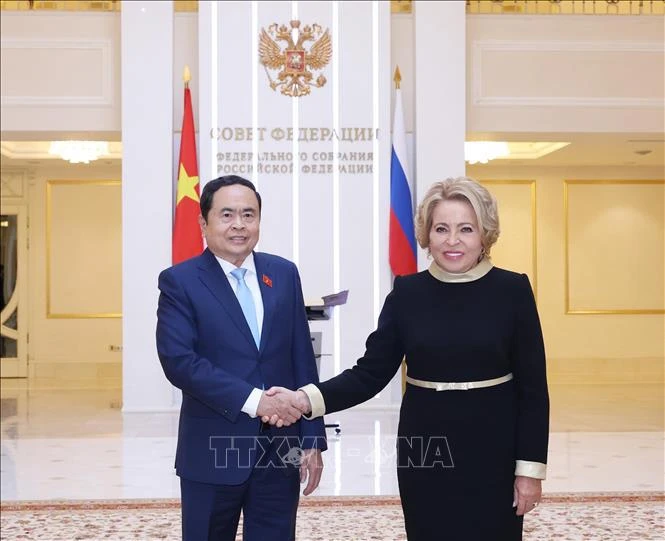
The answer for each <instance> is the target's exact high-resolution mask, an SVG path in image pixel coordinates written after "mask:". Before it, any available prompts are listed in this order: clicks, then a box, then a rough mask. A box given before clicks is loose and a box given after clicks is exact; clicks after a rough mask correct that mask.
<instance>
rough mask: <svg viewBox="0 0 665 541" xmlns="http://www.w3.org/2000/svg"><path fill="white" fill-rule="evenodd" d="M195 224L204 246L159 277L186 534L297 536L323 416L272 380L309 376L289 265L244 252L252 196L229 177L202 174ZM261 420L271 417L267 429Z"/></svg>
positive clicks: (163, 353) (293, 383)
mask: <svg viewBox="0 0 665 541" xmlns="http://www.w3.org/2000/svg"><path fill="white" fill-rule="evenodd" d="M200 205H201V216H200V217H199V223H200V226H201V229H202V231H203V234H204V235H205V239H206V243H207V245H208V247H207V249H206V250H205V251H204V252H203V253H202V254H201V255H200V256H197V257H194V258H192V259H189V260H187V261H184V262H182V263H180V264H178V265H175V266H173V267H171V268H169V269H166V270H165V271H163V272H162V273H161V274H160V276H159V290H160V296H159V307H158V310H157V350H158V353H159V359H160V361H161V364H162V368H163V369H164V373H165V374H166V377H167V378H168V380H169V381H170V382H171V383H172V384H173V385H175V386H176V387H178V388H179V389H181V390H182V407H181V410H180V425H179V430H178V446H177V450H176V462H175V467H176V474H177V475H178V476H179V477H180V488H181V501H182V533H183V539H184V540H186V541H203V540H207V539H211V540H212V539H214V540H234V539H235V536H236V531H237V528H238V521H239V517H240V512H241V511H242V513H243V537H244V539H245V540H246V541H259V540H265V539H270V540H276V541H277V540H285V541H286V540H292V539H294V538H295V523H296V511H297V507H298V499H299V483H300V482H304V481H305V480H307V485H306V487H305V489H304V491H303V494H305V495H307V494H310V493H311V492H312V491H313V490H314V489H315V488H316V487H317V486H318V484H319V480H320V478H321V470H322V468H323V463H322V460H321V451H323V450H325V449H326V439H325V428H324V425H323V421H322V420H320V419H319V420H317V421H306V420H304V419H303V420H300V415H301V413H300V411H299V410H298V409H296V408H295V407H293V406H292V405H291V404H290V403H289V401H288V400H287V399H286V398H285V397H284V395H282V394H281V393H277V394H275V395H273V396H269V395H267V394H266V393H265V392H264V391H263V389H269V388H271V387H273V386H279V387H286V388H289V389H297V388H298V387H300V386H302V385H305V384H307V383H310V382H312V381H318V376H317V371H316V363H315V360H314V352H313V350H312V343H311V338H310V334H309V328H308V324H307V316H306V314H305V306H304V302H303V295H302V288H301V285H300V277H299V275H298V270H297V268H296V266H295V265H294V264H293V263H291V262H290V261H287V260H285V259H283V258H281V257H278V256H275V255H270V254H265V253H260V252H254V251H253V250H254V247H255V246H256V243H257V242H258V240H259V224H260V219H261V197H260V195H259V194H258V193H257V191H256V189H255V188H254V185H253V184H252V183H251V182H250V181H248V180H246V179H244V178H241V177H237V176H233V175H229V176H224V177H220V178H217V179H215V180H212V181H210V182H208V183H207V184H206V185H205V187H204V189H203V193H202V194H201V202H200ZM261 417H279V419H281V420H282V421H280V423H278V425H277V426H270V425H268V424H264V423H262V422H261Z"/></svg>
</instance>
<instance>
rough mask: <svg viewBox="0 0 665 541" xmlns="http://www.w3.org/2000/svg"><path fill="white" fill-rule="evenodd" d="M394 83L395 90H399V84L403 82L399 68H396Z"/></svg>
mask: <svg viewBox="0 0 665 541" xmlns="http://www.w3.org/2000/svg"><path fill="white" fill-rule="evenodd" d="M393 81H395V89H396V90H398V89H399V84H400V83H401V82H402V74H401V73H400V72H399V66H397V67H396V68H395V76H394V77H393Z"/></svg>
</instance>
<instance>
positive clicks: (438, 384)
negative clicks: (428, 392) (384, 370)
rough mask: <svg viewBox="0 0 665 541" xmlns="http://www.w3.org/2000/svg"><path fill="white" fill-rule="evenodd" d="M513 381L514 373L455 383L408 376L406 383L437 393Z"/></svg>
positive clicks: (466, 389)
mask: <svg viewBox="0 0 665 541" xmlns="http://www.w3.org/2000/svg"><path fill="white" fill-rule="evenodd" d="M511 379H513V373H512V372H510V373H509V374H506V375H505V376H501V377H500V378H494V379H484V380H481V381H455V382H445V381H425V380H422V379H415V378H412V377H410V376H406V382H407V383H410V384H411V385H415V386H416V387H424V388H426V389H434V390H435V391H468V390H470V389H482V388H483V387H493V386H494V385H500V384H501V383H506V381H510V380H511Z"/></svg>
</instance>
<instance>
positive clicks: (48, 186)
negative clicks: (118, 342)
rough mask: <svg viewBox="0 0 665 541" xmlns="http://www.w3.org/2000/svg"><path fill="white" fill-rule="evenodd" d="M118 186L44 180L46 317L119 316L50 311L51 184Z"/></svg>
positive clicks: (116, 315)
mask: <svg viewBox="0 0 665 541" xmlns="http://www.w3.org/2000/svg"><path fill="white" fill-rule="evenodd" d="M75 185H85V186H120V185H121V182H120V181H119V180H47V181H46V319H112V318H121V317H122V313H117V312H97V313H54V312H52V311H51V253H52V249H51V238H52V232H51V220H52V217H53V213H52V208H51V202H52V187H53V186H75Z"/></svg>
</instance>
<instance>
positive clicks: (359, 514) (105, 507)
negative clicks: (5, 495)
mask: <svg viewBox="0 0 665 541" xmlns="http://www.w3.org/2000/svg"><path fill="white" fill-rule="evenodd" d="M664 504H665V494H662V493H644V492H640V493H585V494H549V495H546V496H545V497H544V498H543V502H542V504H541V505H540V506H539V507H538V508H537V509H536V510H535V511H534V512H532V513H529V514H528V515H527V517H526V518H525V522H524V540H525V541H549V540H557V541H559V540H578V539H579V540H585V541H604V540H607V541H610V540H611V541H624V540H626V541H627V540H630V541H633V540H650V539H653V540H656V539H657V540H662V539H665V505H664ZM296 537H297V539H298V540H299V541H314V540H326V541H333V540H353V541H361V540H380V541H384V540H385V541H388V540H404V539H405V538H406V536H405V535H404V523H403V519H402V510H401V507H400V505H399V499H398V498H397V497H371V496H367V497H356V496H348V497H309V498H302V500H301V505H300V508H299V511H298V526H297V534H296ZM179 538H180V504H179V502H178V501H177V500H112V501H111V500H92V501H50V502H3V503H2V504H0V539H2V540H7V541H9V540H48V541H56V540H86V541H93V540H94V541H97V540H102V539H108V540H114V541H115V540H141V541H148V540H150V541H152V540H157V539H160V540H161V539H165V540H177V539H179ZM240 538H241V537H240V535H239V536H238V539H240Z"/></svg>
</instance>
